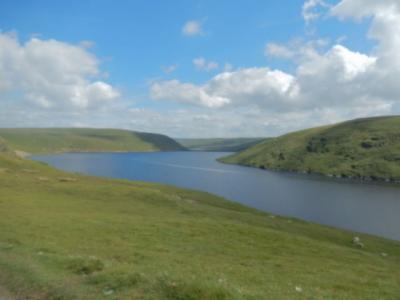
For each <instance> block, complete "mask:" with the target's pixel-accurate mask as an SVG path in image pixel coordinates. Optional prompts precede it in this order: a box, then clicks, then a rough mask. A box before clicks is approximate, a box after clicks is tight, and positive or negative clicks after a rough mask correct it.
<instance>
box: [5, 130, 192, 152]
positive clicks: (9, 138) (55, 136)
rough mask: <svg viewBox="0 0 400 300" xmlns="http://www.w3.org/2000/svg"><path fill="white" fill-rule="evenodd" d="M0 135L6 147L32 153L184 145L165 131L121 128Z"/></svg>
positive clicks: (158, 148)
mask: <svg viewBox="0 0 400 300" xmlns="http://www.w3.org/2000/svg"><path fill="white" fill-rule="evenodd" d="M0 138H2V139H3V144H4V143H5V144H6V145H7V147H9V148H12V149H13V150H19V151H25V152H29V153H55V152H71V151H76V152H89V151H121V152H122V151H176V150H184V149H185V148H184V147H183V146H181V145H180V144H178V143H177V142H176V141H174V140H173V139H171V138H169V137H167V136H165V135H160V134H153V133H143V132H134V131H129V130H118V129H89V128H35V129H27V128H11V129H10V128H4V129H0ZM0 147H1V142H0Z"/></svg>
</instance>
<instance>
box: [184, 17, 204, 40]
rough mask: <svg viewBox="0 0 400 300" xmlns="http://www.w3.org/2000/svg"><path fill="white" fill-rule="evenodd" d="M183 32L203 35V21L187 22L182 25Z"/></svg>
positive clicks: (188, 34)
mask: <svg viewBox="0 0 400 300" xmlns="http://www.w3.org/2000/svg"><path fill="white" fill-rule="evenodd" d="M182 34H183V35H185V36H189V37H192V36H197V35H202V34H203V28H202V23H201V22H199V21H195V20H192V21H188V22H186V23H185V25H183V27H182Z"/></svg>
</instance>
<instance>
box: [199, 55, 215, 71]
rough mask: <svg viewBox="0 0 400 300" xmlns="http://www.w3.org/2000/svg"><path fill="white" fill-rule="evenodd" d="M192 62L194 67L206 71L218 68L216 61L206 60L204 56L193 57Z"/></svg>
mask: <svg viewBox="0 0 400 300" xmlns="http://www.w3.org/2000/svg"><path fill="white" fill-rule="evenodd" d="M193 64H194V65H195V67H196V69H198V70H201V71H207V72H209V71H212V70H215V69H218V67H219V65H218V63H217V62H215V61H207V60H206V59H205V58H204V57H198V58H195V59H193Z"/></svg>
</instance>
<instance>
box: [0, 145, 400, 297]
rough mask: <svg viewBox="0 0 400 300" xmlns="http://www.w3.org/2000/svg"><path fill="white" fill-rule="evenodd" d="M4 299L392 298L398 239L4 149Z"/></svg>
mask: <svg viewBox="0 0 400 300" xmlns="http://www.w3.org/2000/svg"><path fill="white" fill-rule="evenodd" d="M0 183H1V184H0V228H1V230H0V298H2V296H3V295H2V291H4V290H6V291H8V292H10V293H11V294H13V295H15V298H16V299H25V300H34V299H35V300H36V299H49V300H50V299H51V300H56V299H58V300H59V299H63V300H69V299H71V300H72V299H73V300H92V299H119V300H124V299H127V300H131V299H145V300H146V299H149V300H150V299H152V300H157V299H160V300H165V299H167V300H168V299H170V300H176V299H182V300H186V299H188V300H224V299H226V300H231V299H233V300H235V299H237V300H239V299H344V300H345V299H364V300H368V299H373V300H375V299H396V298H397V297H398V295H399V294H398V292H399V286H400V244H399V243H398V242H393V241H388V240H385V239H380V238H376V237H371V236H367V235H363V234H357V236H359V237H360V239H361V241H362V243H363V244H364V247H359V246H358V245H357V244H354V243H353V242H352V240H353V237H354V236H355V235H356V234H354V233H351V232H346V231H341V230H337V229H333V228H330V227H325V226H320V225H316V224H312V223H309V222H302V221H298V220H295V219H288V218H283V217H278V216H272V215H269V214H267V213H263V212H260V211H257V210H254V209H250V208H246V207H244V206H241V205H239V204H235V203H233V202H229V201H226V200H224V199H222V198H218V197H216V196H212V195H210V194H207V193H201V192H195V191H189V190H183V189H178V188H174V187H168V186H164V185H157V184H148V183H142V182H132V181H124V180H108V179H102V178H96V177H89V176H83V175H78V174H70V173H65V172H62V171H58V170H55V169H53V168H50V167H48V166H46V165H44V164H42V163H38V162H34V161H29V160H23V159H19V158H17V157H16V156H14V155H12V154H11V152H4V153H0Z"/></svg>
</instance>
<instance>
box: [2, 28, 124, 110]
mask: <svg viewBox="0 0 400 300" xmlns="http://www.w3.org/2000/svg"><path fill="white" fill-rule="evenodd" d="M98 65H99V62H98V60H97V58H96V57H95V56H94V55H92V54H91V53H89V52H88V51H87V50H86V49H85V48H83V47H81V46H75V45H71V44H67V43H63V42H59V41H56V40H40V39H37V38H32V39H30V40H29V41H27V42H26V43H25V44H21V43H20V42H19V40H18V38H17V37H16V35H14V34H9V33H0V82H1V84H0V92H1V94H0V97H1V98H4V97H6V95H7V94H8V93H9V92H18V93H22V94H23V97H24V98H25V99H27V100H29V101H30V102H32V103H34V104H36V105H38V106H40V107H43V108H52V107H53V108H57V107H63V108H77V109H87V108H94V107H98V106H101V105H103V104H106V103H109V102H110V101H113V100H115V99H116V98H117V97H118V96H119V93H118V91H116V90H115V89H114V88H113V87H112V86H111V85H109V84H107V83H105V82H102V81H96V80H93V78H95V77H96V76H99V75H101V74H100V73H99V68H98ZM0 100H1V99H0Z"/></svg>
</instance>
